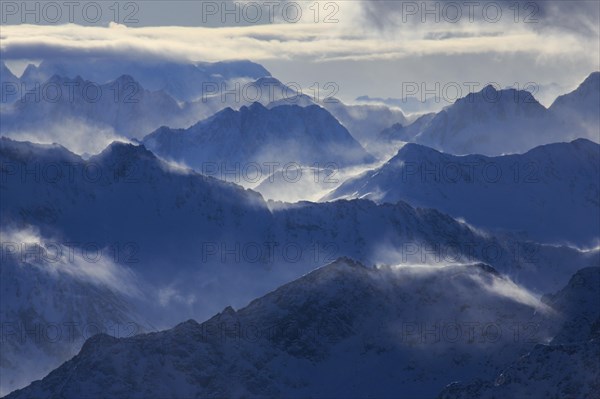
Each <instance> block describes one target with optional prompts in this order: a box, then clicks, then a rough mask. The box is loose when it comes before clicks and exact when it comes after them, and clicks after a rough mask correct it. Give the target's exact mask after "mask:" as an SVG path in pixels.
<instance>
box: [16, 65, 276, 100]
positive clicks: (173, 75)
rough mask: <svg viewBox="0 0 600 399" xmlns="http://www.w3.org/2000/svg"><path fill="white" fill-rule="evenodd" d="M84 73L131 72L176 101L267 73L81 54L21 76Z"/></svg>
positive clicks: (38, 78)
mask: <svg viewBox="0 0 600 399" xmlns="http://www.w3.org/2000/svg"><path fill="white" fill-rule="evenodd" d="M56 74H58V75H62V76H77V75H79V76H85V77H86V78H87V79H89V80H91V81H94V82H96V83H97V84H103V83H105V82H110V81H112V80H114V79H115V78H116V77H118V76H121V75H131V76H134V77H135V78H136V79H137V80H138V81H139V82H140V84H141V85H142V86H144V87H146V88H147V89H148V90H152V91H161V90H162V91H165V92H166V93H168V94H169V95H171V96H172V97H174V98H175V99H177V100H179V101H195V100H198V99H200V98H201V97H202V95H203V93H206V92H207V91H212V89H213V88H214V86H215V85H216V86H220V85H222V84H226V83H227V82H229V81H233V80H245V81H248V80H256V79H259V78H262V77H266V76H270V73H269V71H267V70H266V69H265V68H263V67H262V66H261V65H259V64H256V63H253V62H250V61H226V62H215V63H208V62H204V63H197V64H183V63H177V62H152V61H148V60H144V61H143V62H141V61H129V60H120V61H116V62H115V60H114V59H90V58H81V59H76V60H70V61H69V62H68V63H64V62H60V61H50V60H45V61H43V62H42V63H41V64H40V65H39V66H38V67H36V66H34V65H29V66H28V67H27V68H26V70H25V72H24V73H23V76H22V80H23V81H24V82H27V83H28V84H29V85H33V84H34V83H36V82H37V83H43V82H45V81H46V80H48V79H49V78H50V77H51V76H53V75H56Z"/></svg>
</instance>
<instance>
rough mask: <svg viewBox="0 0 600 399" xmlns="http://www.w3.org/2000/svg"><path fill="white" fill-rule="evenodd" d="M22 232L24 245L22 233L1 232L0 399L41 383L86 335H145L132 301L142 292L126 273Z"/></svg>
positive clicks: (54, 242)
mask: <svg viewBox="0 0 600 399" xmlns="http://www.w3.org/2000/svg"><path fill="white" fill-rule="evenodd" d="M27 233H29V234H27V239H26V240H27V244H25V241H24V240H23V232H19V234H13V233H12V232H6V231H3V232H2V262H1V266H0V277H1V278H0V292H1V295H2V301H1V302H0V321H1V323H2V341H1V342H0V349H1V350H0V373H1V374H2V379H1V383H0V394H2V395H6V394H8V393H9V392H11V391H13V390H15V389H17V388H22V387H24V386H26V385H27V384H29V383H30V382H31V381H33V380H36V379H40V378H42V377H43V376H44V375H46V374H47V373H48V372H50V371H51V370H52V369H54V368H56V367H58V366H59V365H60V364H62V363H63V362H64V361H65V360H67V359H69V358H71V357H72V356H74V355H75V354H77V352H78V351H79V350H80V349H81V346H82V344H83V343H84V341H85V340H86V339H87V338H89V337H91V336H92V335H95V334H97V333H100V332H104V333H106V334H110V335H113V336H117V337H124V336H133V335H135V334H138V333H141V332H143V331H148V326H147V325H146V324H145V322H144V321H143V318H142V317H140V315H139V312H138V311H137V310H136V307H135V305H134V304H133V301H132V297H134V296H138V295H141V293H139V292H137V291H136V289H137V287H136V285H135V282H134V281H132V279H131V276H130V275H129V274H128V273H127V272H126V271H125V270H122V269H118V268H117V267H116V266H115V265H113V264H111V262H110V261H108V260H107V259H101V260H100V261H99V262H91V261H89V260H86V259H85V258H84V257H83V256H81V254H79V253H76V252H74V253H69V250H68V248H67V247H64V246H62V247H59V246H58V245H57V243H58V241H55V240H52V241H45V242H42V241H40V239H39V237H35V236H32V235H31V232H27ZM23 245H26V247H25V248H24V247H23ZM42 245H43V246H42Z"/></svg>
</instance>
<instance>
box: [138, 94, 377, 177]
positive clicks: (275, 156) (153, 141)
mask: <svg viewBox="0 0 600 399" xmlns="http://www.w3.org/2000/svg"><path fill="white" fill-rule="evenodd" d="M142 142H143V143H144V145H146V147H148V148H149V149H150V150H152V151H153V152H155V153H156V154H158V155H160V156H161V157H163V158H165V159H170V160H174V161H177V162H182V163H185V164H186V165H188V166H190V167H193V168H195V169H197V170H202V167H203V165H206V164H208V163H215V164H217V165H220V164H228V165H230V166H231V165H236V164H237V165H240V164H241V165H242V166H243V167H244V166H246V165H248V164H249V163H257V164H264V163H277V164H279V165H280V166H282V165H286V164H289V163H296V164H298V165H313V164H315V163H317V164H318V163H320V164H325V163H334V164H336V165H339V166H340V167H341V166H348V165H353V164H361V163H366V162H371V161H373V157H372V156H371V155H369V154H368V153H367V152H366V151H365V150H364V149H363V148H362V147H361V145H360V144H359V143H358V142H357V141H356V140H354V138H353V137H352V136H351V135H350V133H348V131H347V130H346V129H345V128H344V127H343V126H342V125H340V123H339V122H338V121H337V120H336V119H335V118H334V117H333V116H332V115H331V114H330V113H329V112H327V111H326V110H325V109H323V108H321V107H319V106H317V105H311V106H308V107H300V106H297V105H282V106H277V107H274V108H271V109H268V108H266V107H264V106H263V105H261V104H260V103H258V102H257V103H254V104H252V105H250V106H249V107H246V106H244V107H242V108H240V110H239V111H234V110H233V109H231V108H226V109H224V110H223V111H220V112H218V113H217V114H215V115H213V116H212V117H210V118H208V119H205V120H203V121H200V122H198V123H197V124H195V125H193V126H191V127H190V128H188V129H169V128H167V127H162V128H160V129H158V130H157V131H155V132H153V133H151V134H149V135H148V136H146V137H144V139H143V141H142Z"/></svg>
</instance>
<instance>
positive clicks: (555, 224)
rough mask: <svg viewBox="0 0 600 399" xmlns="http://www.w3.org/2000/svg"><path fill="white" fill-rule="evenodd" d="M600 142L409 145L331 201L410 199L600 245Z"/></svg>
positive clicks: (480, 220)
mask: <svg viewBox="0 0 600 399" xmlns="http://www.w3.org/2000/svg"><path fill="white" fill-rule="evenodd" d="M598 181H600V146H599V145H598V144H596V143H593V142H591V141H588V140H585V139H578V140H575V141H573V142H571V143H556V144H549V145H544V146H540V147H536V148H534V149H533V150H531V151H528V152H526V153H525V154H522V155H507V156H500V157H485V156H481V155H468V156H462V157H459V156H454V155H449V154H444V153H440V152H438V151H436V150H433V149H430V148H427V147H424V146H420V145H417V144H406V145H405V146H404V147H402V149H400V151H398V153H397V154H396V156H394V157H393V158H392V159H390V160H389V161H388V162H387V163H385V164H384V165H383V166H381V167H379V168H377V169H374V170H372V171H369V172H366V173H364V174H362V175H360V176H358V177H356V178H354V179H350V180H348V181H346V182H344V183H343V184H342V185H341V186H340V187H339V188H337V189H336V190H334V191H333V192H332V193H330V194H328V195H327V196H326V197H325V199H326V200H333V199H336V198H368V199H372V200H374V201H377V202H379V203H383V202H388V203H395V202H397V201H400V200H402V201H407V202H408V203H410V204H412V205H413V206H424V207H431V208H435V209H439V210H441V211H442V212H447V213H448V214H450V215H452V216H454V217H457V218H464V219H465V220H466V221H467V222H468V223H471V224H473V225H475V226H477V227H483V228H486V229H492V230H493V229H497V230H508V231H513V232H522V233H524V234H526V235H525V237H526V238H529V239H533V240H535V241H539V242H547V243H571V244H575V245H578V246H582V247H595V246H596V245H597V244H598V240H599V239H600V231H599V229H600V227H599V226H598V223H597V221H598V219H600V186H599V184H598Z"/></svg>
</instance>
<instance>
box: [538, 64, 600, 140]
mask: <svg viewBox="0 0 600 399" xmlns="http://www.w3.org/2000/svg"><path fill="white" fill-rule="evenodd" d="M598 109H600V72H594V73H592V74H590V75H589V76H588V77H587V78H586V79H585V80H584V81H583V82H582V83H581V84H580V85H579V87H577V89H575V90H573V91H572V92H571V93H568V94H564V95H562V96H559V97H558V98H557V99H556V100H555V101H554V103H552V105H551V106H550V111H551V112H552V113H553V114H554V116H555V117H556V119H558V120H559V121H560V123H561V126H563V127H564V128H565V129H570V130H575V131H576V132H580V131H583V132H585V133H587V135H586V136H584V137H588V138H590V140H594V141H596V142H598V140H599V139H600V112H598ZM573 126H574V127H575V128H573Z"/></svg>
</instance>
